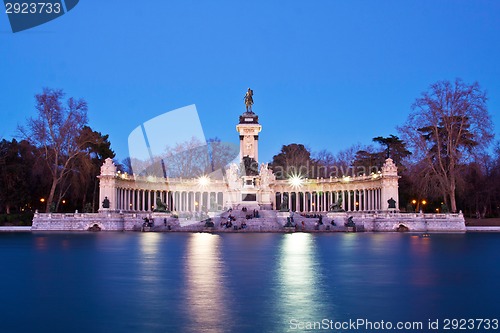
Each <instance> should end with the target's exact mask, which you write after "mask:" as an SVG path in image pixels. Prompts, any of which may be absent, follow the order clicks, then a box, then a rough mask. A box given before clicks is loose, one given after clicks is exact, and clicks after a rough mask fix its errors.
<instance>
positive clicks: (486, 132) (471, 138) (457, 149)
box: [399, 79, 493, 212]
mask: <svg viewBox="0 0 500 333" xmlns="http://www.w3.org/2000/svg"><path fill="white" fill-rule="evenodd" d="M486 100H487V97H486V92H485V91H483V90H481V88H480V86H479V84H478V83H477V82H475V83H473V84H466V83H464V82H463V81H462V80H460V79H456V80H455V82H453V83H452V82H449V81H440V82H437V83H434V84H432V85H431V86H430V89H429V91H426V92H423V93H422V95H421V97H420V98H417V100H416V101H415V103H414V104H413V106H412V109H413V111H412V112H411V113H410V115H409V117H408V120H407V122H406V123H405V124H404V126H402V127H400V128H399V130H400V132H401V133H402V134H403V138H404V139H405V141H406V142H407V143H408V145H409V146H410V148H411V149H412V151H413V153H414V154H415V156H414V157H415V158H416V160H417V161H424V162H425V166H426V172H427V173H430V174H431V175H432V177H429V179H435V181H436V186H437V187H438V188H439V189H440V190H441V193H442V195H443V198H444V202H445V203H446V204H447V205H448V203H449V205H450V206H449V207H451V211H452V212H456V211H457V205H456V188H457V178H458V177H459V171H460V167H461V164H462V163H463V162H464V161H466V160H467V159H468V158H469V157H470V156H472V155H473V154H474V153H475V152H479V151H481V150H483V149H484V148H485V147H487V146H488V144H489V143H490V142H491V140H492V138H493V135H492V122H491V118H490V115H489V114H488V110H487V107H486Z"/></svg>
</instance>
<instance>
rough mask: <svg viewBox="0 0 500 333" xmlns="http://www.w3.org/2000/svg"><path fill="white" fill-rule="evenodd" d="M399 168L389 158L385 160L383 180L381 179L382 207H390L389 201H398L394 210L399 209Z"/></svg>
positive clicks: (385, 208) (384, 208)
mask: <svg viewBox="0 0 500 333" xmlns="http://www.w3.org/2000/svg"><path fill="white" fill-rule="evenodd" d="M398 179H399V177H398V168H397V167H396V165H395V164H394V162H393V161H392V159H390V158H388V159H386V160H385V163H384V166H383V167H382V181H381V186H382V188H381V198H380V200H381V209H382V210H387V209H389V206H388V201H389V200H391V199H392V200H394V201H396V204H395V205H396V208H393V209H392V210H399V192H398Z"/></svg>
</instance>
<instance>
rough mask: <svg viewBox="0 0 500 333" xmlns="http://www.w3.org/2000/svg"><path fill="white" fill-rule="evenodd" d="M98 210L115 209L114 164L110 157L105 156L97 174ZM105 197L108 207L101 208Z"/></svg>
mask: <svg viewBox="0 0 500 333" xmlns="http://www.w3.org/2000/svg"><path fill="white" fill-rule="evenodd" d="M98 178H99V211H108V210H117V207H118V206H117V199H118V198H117V194H116V185H117V184H116V165H115V164H114V163H113V160H112V159H111V158H107V159H106V160H105V161H104V164H103V165H102V166H101V174H100V175H99V177H98ZM105 198H107V199H108V200H109V208H103V207H102V202H103V201H104V199H105Z"/></svg>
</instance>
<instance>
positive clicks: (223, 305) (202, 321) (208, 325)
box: [183, 233, 232, 333]
mask: <svg viewBox="0 0 500 333" xmlns="http://www.w3.org/2000/svg"><path fill="white" fill-rule="evenodd" d="M220 242H221V237H220V236H219V235H213V234H205V233H197V234H192V235H190V237H189V240H188V244H187V252H186V256H185V259H184V260H185V278H186V289H185V290H184V293H185V304H184V305H183V306H184V308H185V309H186V310H187V311H189V313H188V314H187V317H188V318H189V325H188V326H187V327H186V330H187V331H188V332H195V331H197V332H214V333H219V332H224V331H227V330H228V329H229V328H230V326H231V325H228V323H227V322H226V321H228V320H229V318H231V317H232V316H231V308H230V304H229V302H228V299H227V292H226V290H225V288H224V285H225V284H224V277H223V265H224V263H223V262H222V260H221V252H220Z"/></svg>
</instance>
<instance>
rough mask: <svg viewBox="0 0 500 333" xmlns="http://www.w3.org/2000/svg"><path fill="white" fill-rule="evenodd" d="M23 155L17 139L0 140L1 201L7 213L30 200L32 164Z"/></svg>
mask: <svg viewBox="0 0 500 333" xmlns="http://www.w3.org/2000/svg"><path fill="white" fill-rule="evenodd" d="M23 155H24V154H23V149H22V146H21V144H20V143H19V142H17V141H16V140H15V139H13V140H12V141H11V142H9V141H7V140H5V139H4V140H2V141H0V188H1V189H2V190H1V191H0V202H1V203H2V206H3V208H4V209H5V212H6V213H7V214H10V213H11V209H12V208H13V207H17V208H19V207H21V206H24V205H25V204H26V203H27V202H29V201H30V184H29V180H30V178H31V175H30V174H31V169H30V167H31V165H29V164H27V163H26V162H27V161H25V160H24V159H23Z"/></svg>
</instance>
